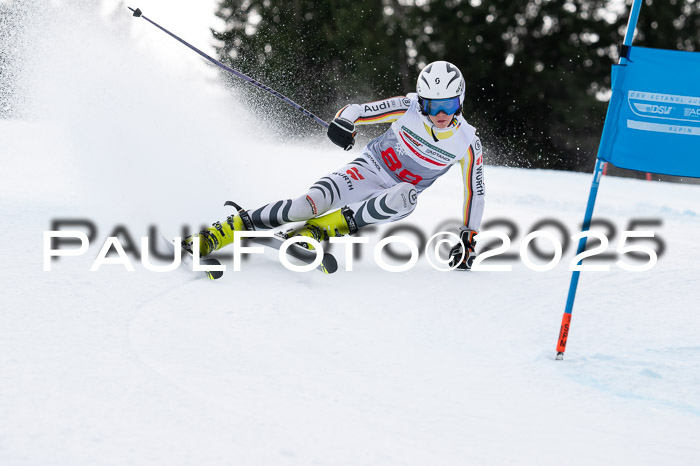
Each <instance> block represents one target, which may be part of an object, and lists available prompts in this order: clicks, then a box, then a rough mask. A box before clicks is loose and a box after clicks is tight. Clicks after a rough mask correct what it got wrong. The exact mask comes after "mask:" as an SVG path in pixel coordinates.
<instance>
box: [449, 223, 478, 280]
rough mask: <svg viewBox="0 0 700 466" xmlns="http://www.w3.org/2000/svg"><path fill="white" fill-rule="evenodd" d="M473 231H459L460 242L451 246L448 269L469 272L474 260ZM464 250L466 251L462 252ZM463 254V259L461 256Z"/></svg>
mask: <svg viewBox="0 0 700 466" xmlns="http://www.w3.org/2000/svg"><path fill="white" fill-rule="evenodd" d="M474 235H476V232H475V231H472V230H460V231H459V240H460V242H459V243H457V244H455V245H454V246H452V249H451V250H450V267H455V266H456V267H457V268H456V269H455V270H471V268H472V263H473V262H474V259H476V252H474V248H476V241H475V240H474ZM464 248H466V251H465V250H464ZM463 253H464V257H462V254H463Z"/></svg>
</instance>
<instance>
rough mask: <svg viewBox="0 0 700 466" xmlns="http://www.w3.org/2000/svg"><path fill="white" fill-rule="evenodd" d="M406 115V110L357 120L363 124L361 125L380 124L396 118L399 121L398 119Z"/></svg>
mask: <svg viewBox="0 0 700 466" xmlns="http://www.w3.org/2000/svg"><path fill="white" fill-rule="evenodd" d="M404 113H406V109H402V110H394V111H391V112H386V113H382V114H380V115H373V116H368V117H360V118H358V119H357V122H358V123H360V122H361V123H376V122H378V121H380V120H388V119H391V118H393V117H396V119H398V117H399V116H401V115H403V114H404Z"/></svg>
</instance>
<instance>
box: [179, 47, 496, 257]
mask: <svg viewBox="0 0 700 466" xmlns="http://www.w3.org/2000/svg"><path fill="white" fill-rule="evenodd" d="M464 94H465V82H464V78H463V77H462V73H461V72H460V71H459V69H458V68H457V67H456V66H454V65H452V64H451V63H448V62H445V61H436V62H433V63H431V64H429V65H428V66H426V67H425V68H424V69H423V70H422V71H421V72H420V75H419V76H418V82H417V85H416V93H409V94H408V95H406V96H405V97H392V98H390V99H386V100H379V101H376V102H370V103H367V104H362V105H358V104H350V105H346V106H345V107H343V108H342V109H341V110H340V111H339V112H338V113H337V114H336V116H335V119H334V120H333V121H332V122H331V124H330V125H329V127H328V137H329V138H330V140H331V141H332V142H333V143H335V144H337V145H338V146H340V147H342V148H343V149H345V150H346V151H348V150H350V149H352V148H353V146H354V144H355V135H356V130H355V126H356V125H367V124H376V123H392V125H391V127H390V128H389V129H388V130H387V131H386V132H385V133H384V134H382V135H381V136H379V137H378V138H376V139H373V140H372V141H370V142H369V144H367V145H366V146H365V147H364V148H363V149H362V154H361V155H360V157H358V158H356V159H355V160H353V161H352V162H350V163H348V164H347V165H345V166H343V167H342V168H340V169H338V170H336V171H334V172H332V173H330V174H328V175H326V176H324V177H323V178H321V179H319V180H318V181H317V182H316V183H314V184H313V185H312V186H311V187H310V188H309V189H308V191H307V192H306V193H304V194H303V195H301V196H300V197H298V198H296V199H284V200H279V201H275V202H271V203H270V204H266V205H264V206H262V207H260V208H258V209H256V210H253V211H244V210H239V213H238V214H233V215H230V216H229V217H228V218H227V219H226V221H224V222H216V223H214V224H213V225H212V226H211V227H210V228H207V229H205V230H202V231H201V232H200V233H198V234H196V235H192V236H189V237H187V238H186V239H185V240H183V242H182V245H183V247H184V248H185V249H186V250H187V251H188V252H190V253H192V244H193V241H192V238H193V237H194V236H197V235H198V236H199V238H200V240H199V244H200V255H201V256H202V257H204V256H206V255H208V254H210V253H212V252H213V251H216V250H218V249H220V248H222V247H223V246H226V245H228V244H231V243H232V242H233V231H234V230H238V231H242V230H253V229H255V230H269V229H272V228H277V227H280V226H281V225H283V224H285V223H289V222H297V221H305V222H306V223H305V224H304V225H303V226H302V227H301V228H299V229H297V230H295V231H290V232H288V233H287V237H291V236H296V235H304V236H308V237H311V238H314V239H315V240H317V241H319V242H320V241H323V240H328V238H329V237H331V236H342V235H346V234H350V235H353V234H355V233H357V231H358V229H360V228H362V227H363V226H365V225H373V224H380V223H386V222H394V221H396V220H399V219H402V218H404V217H406V216H408V215H409V214H410V213H411V212H413V210H414V209H415V207H416V202H417V198H418V195H419V194H420V193H421V192H422V191H423V190H424V189H426V188H427V187H429V186H430V185H431V184H433V182H434V181H435V180H436V179H437V178H438V177H440V176H441V175H443V174H445V173H446V172H447V170H449V169H450V167H452V165H455V164H457V163H460V164H461V166H462V173H463V179H464V204H463V210H462V214H463V218H464V224H463V225H462V226H461V227H460V234H459V236H460V242H459V243H457V244H456V245H455V246H454V247H453V248H452V249H451V251H450V265H451V266H453V267H455V266H456V268H457V269H462V270H469V269H470V268H471V264H472V262H473V261H474V258H475V257H476V254H475V252H474V247H475V241H474V235H475V234H476V233H477V231H478V229H479V225H480V223H481V217H482V214H483V209H484V195H485V191H484V179H483V157H482V148H481V141H480V140H479V138H478V137H477V136H476V129H475V128H474V127H473V126H471V125H469V124H468V123H467V121H466V120H465V119H464V118H463V116H462V108H463V105H464ZM464 248H466V250H465V249H464Z"/></svg>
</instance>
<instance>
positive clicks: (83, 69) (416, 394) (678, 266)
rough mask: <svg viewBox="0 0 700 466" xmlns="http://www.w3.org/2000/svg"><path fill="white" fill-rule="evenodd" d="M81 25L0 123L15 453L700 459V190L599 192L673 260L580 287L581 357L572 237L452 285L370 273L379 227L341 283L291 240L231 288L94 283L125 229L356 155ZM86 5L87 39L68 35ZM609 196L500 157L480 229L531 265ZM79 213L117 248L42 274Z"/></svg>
mask: <svg viewBox="0 0 700 466" xmlns="http://www.w3.org/2000/svg"><path fill="white" fill-rule="evenodd" d="M80 13H81V14H80V15H79V14H78V12H76V11H73V10H71V9H70V8H66V9H62V10H59V11H57V13H56V14H57V15H58V17H57V18H53V23H52V22H49V23H47V24H49V25H50V24H56V25H57V26H56V28H55V29H52V30H49V31H47V34H46V35H45V37H51V41H50V42H41V41H40V42H39V43H37V44H36V48H34V49H33V53H32V54H30V55H28V56H27V62H26V63H25V65H26V66H25V67H24V68H23V69H22V70H23V71H22V72H23V73H24V77H25V80H24V81H23V82H24V83H25V89H24V91H23V94H22V95H23V96H24V97H25V98H26V100H24V101H20V102H19V104H18V105H24V106H23V107H21V109H22V110H23V111H24V116H23V117H22V118H18V119H14V120H5V121H0V156H1V157H2V170H0V215H1V216H2V222H1V223H0V237H2V238H3V240H4V243H3V244H4V249H3V260H2V261H1V262H0V283H1V285H0V286H1V287H2V290H1V294H0V296H1V300H0V464H2V465H4V466H16V465H21V466H26V465H48V464H51V465H71V466H73V465H86V466H87V465H90V466H95V465H108V464H114V465H123V464H138V465H163V464H167V465H205V464H232V465H234V464H235V465H265V466H269V465H313V464H317V465H333V466H345V465H386V466H393V465H420V466H424V465H428V464H439V465H466V464H476V465H501V464H514V465H515V464H517V465H555V464H563V463H565V464H572V465H591V464H601V465H619V464H637V465H642V464H644V465H658V464H675V465H694V464H698V458H699V457H700V444H699V443H698V438H700V340H699V338H698V331H699V329H700V314H699V313H698V302H699V301H700V277H699V274H698V270H699V266H698V261H699V260H700V245H699V244H698V241H697V237H698V233H699V232H700V186H697V185H679V184H667V183H657V182H646V181H638V180H627V179H617V178H611V177H606V178H604V179H603V180H602V182H601V189H600V192H599V200H598V204H597V207H596V216H597V217H598V218H600V219H603V220H607V221H608V222H610V223H611V224H612V228H610V226H609V227H607V229H606V230H603V231H606V234H608V236H610V237H611V241H610V246H609V247H608V252H612V251H614V250H615V248H616V247H617V245H618V241H619V238H620V236H621V234H622V231H624V230H626V229H627V228H628V227H629V224H630V222H631V221H634V220H639V219H643V220H647V221H648V220H652V221H653V222H656V225H655V226H646V227H636V229H638V230H641V229H646V230H653V231H654V233H655V235H656V238H657V239H659V240H660V241H662V242H663V245H664V250H663V251H662V252H661V251H660V252H661V254H660V257H659V260H658V263H657V264H656V266H655V267H654V268H653V269H652V270H649V271H646V272H628V271H625V270H622V269H621V268H620V267H619V266H617V265H615V261H616V260H617V258H613V259H608V260H606V261H605V262H604V263H605V264H608V265H610V270H609V271H607V272H584V273H583V274H582V277H581V282H580V286H579V290H578V296H577V301H576V306H575V309H574V318H573V321H572V329H571V334H570V338H569V346H568V348H567V353H566V357H565V359H564V361H554V354H555V344H556V340H557V336H558V332H559V324H560V321H561V315H562V312H563V308H564V303H565V300H566V294H567V289H568V283H569V279H570V272H569V271H568V266H569V262H570V261H571V259H572V257H573V255H574V251H573V247H574V246H573V245H572V244H570V245H569V247H568V248H567V249H566V250H565V253H564V256H563V258H562V260H561V262H560V263H559V264H558V265H557V266H556V267H554V268H553V269H552V270H550V271H547V272H535V271H533V270H531V269H529V268H528V267H526V266H525V265H524V263H523V261H522V260H520V259H519V258H517V257H516V258H513V259H510V260H508V261H495V262H493V261H492V262H489V261H486V262H485V264H489V263H490V264H500V265H504V264H509V265H511V266H512V271H507V272H469V273H457V272H447V273H442V272H438V271H436V270H434V269H433V268H432V267H431V266H430V265H429V264H428V262H427V261H426V260H425V258H424V257H421V258H420V260H419V261H418V263H417V265H416V266H415V267H413V268H412V269H411V270H410V271H407V272H401V273H391V272H386V271H384V270H382V269H381V268H380V267H379V266H378V265H377V264H376V263H375V262H374V260H373V259H372V247H373V245H374V244H375V243H376V242H377V241H378V240H379V239H381V237H382V235H383V234H385V233H386V228H387V227H382V228H380V229H378V230H376V231H375V232H372V233H371V234H370V235H368V236H369V238H370V244H369V245H368V246H366V249H363V250H362V252H363V256H362V259H361V260H359V261H358V262H356V263H355V266H354V271H352V272H346V271H345V270H344V269H343V268H344V265H345V264H346V260H345V258H344V255H343V254H342V253H341V251H340V250H338V251H337V252H338V254H337V255H338V258H339V262H340V263H341V270H340V271H338V272H337V273H336V274H334V275H329V276H327V275H323V274H320V273H318V272H316V271H312V272H309V273H294V272H290V271H288V270H286V269H285V268H284V267H283V266H282V265H280V263H279V261H278V260H277V257H276V255H275V254H272V253H271V252H270V251H268V252H266V253H265V254H264V255H263V256H253V257H251V258H250V259H249V260H247V261H246V262H245V263H244V264H243V270H242V271H241V272H233V271H228V272H227V273H226V274H225V275H224V277H223V278H222V279H221V280H218V281H210V280H207V279H201V278H199V277H198V276H197V275H195V274H193V273H191V272H188V271H186V270H176V271H174V272H171V273H155V272H150V271H147V270H145V269H144V267H143V266H142V265H141V264H140V263H139V261H138V260H137V258H132V262H133V263H134V267H135V271H133V272H128V271H127V270H126V269H125V267H123V266H122V265H110V264H107V265H103V266H102V267H100V269H99V271H97V272H90V268H91V266H92V264H93V261H94V260H95V257H96V256H97V255H98V252H99V251H100V248H101V247H102V245H103V244H104V242H105V241H106V239H107V237H108V236H109V235H110V234H111V233H112V232H113V231H114V230H115V229H118V228H121V230H122V233H121V234H122V237H123V236H124V231H126V232H127V233H128V235H129V236H130V237H132V238H133V239H134V241H138V240H139V238H140V237H142V236H146V235H147V234H148V230H149V226H151V225H155V226H157V228H158V229H159V230H160V231H163V232H165V233H167V234H169V235H170V236H175V235H177V234H179V233H180V228H181V226H182V225H188V226H190V227H191V228H197V227H199V225H201V224H207V223H211V222H213V221H215V220H222V219H224V218H225V217H226V216H227V215H228V214H229V213H230V210H228V208H224V207H223V202H224V201H225V200H228V199H233V200H236V201H237V202H239V203H241V204H243V205H245V206H246V207H251V208H252V207H257V206H259V205H261V204H263V203H266V202H270V201H272V200H276V199H279V198H289V197H292V196H296V195H299V194H301V193H302V192H303V191H304V190H305V189H306V188H307V186H308V185H310V184H311V183H313V182H314V181H315V180H316V179H317V178H318V177H320V176H322V175H324V174H325V173H327V172H328V171H331V170H333V169H335V168H337V167H339V166H342V165H343V164H344V163H346V162H347V161H348V160H349V159H350V158H352V157H353V154H356V153H357V152H358V151H357V149H356V150H355V151H354V152H351V153H345V152H343V151H342V150H340V149H338V148H336V147H334V146H332V145H331V144H330V143H329V142H327V141H325V140H324V139H323V134H322V131H321V130H319V138H318V139H317V140H315V141H312V142H311V143H308V144H301V143H287V142H284V141H279V140H270V138H269V137H268V136H267V135H268V129H267V128H266V127H265V126H264V125H260V124H259V122H256V121H255V118H253V117H251V116H250V115H249V114H248V113H246V111H245V110H243V108H242V107H241V106H240V105H238V103H237V101H236V99H235V98H232V97H231V96H230V94H229V93H228V92H226V91H224V90H222V88H221V87H220V86H219V85H218V84H217V83H216V82H215V81H214V80H213V78H212V77H211V76H212V75H211V73H209V72H206V71H203V70H205V68H204V67H203V66H202V65H201V63H199V62H197V63H195V64H193V65H192V66H190V67H185V68H178V67H170V66H169V64H168V63H163V62H162V61H160V59H159V58H158V56H157V55H156V53H155V52H154V50H156V51H157V50H158V49H159V47H161V45H160V44H161V42H160V41H165V42H163V43H162V47H168V46H169V45H166V43H167V40H168V39H167V37H161V36H164V35H163V34H162V33H160V32H159V31H157V30H155V29H153V31H150V32H151V33H152V36H151V37H150V38H148V39H147V40H145V41H144V37H148V35H146V34H145V31H144V30H135V29H132V28H136V27H137V26H135V25H132V23H128V22H123V21H121V20H119V19H116V20H112V21H108V20H105V19H103V18H102V17H100V16H98V15H90V14H84V12H80ZM154 13H155V12H154ZM71 14H73V15H75V16H76V17H78V16H79V17H80V18H81V23H80V24H81V27H80V28H75V27H74V28H66V27H59V26H61V25H65V23H63V22H62V21H64V20H65V17H64V16H63V15H69V16H70V15H71ZM154 16H156V15H154ZM137 39H138V40H137ZM181 53H182V56H183V60H188V59H187V58H184V57H185V56H188V54H190V53H191V52H189V51H188V50H187V49H185V48H184V47H182V50H181ZM29 65H31V66H29ZM326 117H327V118H329V117H330V116H326ZM485 148H486V151H485V153H486V154H487V161H488V149H489V142H488V141H485ZM590 181H591V177H590V175H588V174H574V173H562V172H555V171H546V170H521V169H509V168H500V167H494V166H487V167H486V185H487V206H486V213H485V218H484V222H485V223H487V222H491V223H492V224H493V222H494V221H495V220H499V219H501V220H504V219H505V220H509V221H511V222H513V223H514V224H515V225H516V226H517V228H518V230H519V231H518V232H517V234H516V233H515V232H510V231H508V230H507V229H506V228H504V226H503V225H500V226H499V225H493V228H494V229H500V230H501V231H506V232H508V233H509V234H510V235H511V240H512V246H511V248H510V252H515V253H517V252H518V251H519V247H520V244H521V241H522V239H523V238H524V237H525V235H526V234H527V233H528V232H529V231H531V230H532V228H533V227H534V226H535V225H536V223H538V222H539V221H541V220H544V219H550V220H555V221H556V222H559V223H560V224H561V225H563V228H564V229H565V233H566V234H567V235H572V234H574V233H575V232H576V231H577V229H578V227H579V224H580V221H581V218H582V213H583V211H584V208H585V202H586V199H587V193H588V188H589V186H590ZM460 196H461V186H460V177H459V174H458V172H457V171H456V170H455V171H454V172H451V173H448V175H446V176H445V177H443V179H441V180H440V181H439V182H438V183H436V184H435V185H434V186H433V187H431V188H430V189H429V190H428V191H426V192H425V193H424V194H423V195H421V197H420V198H419V202H418V207H417V209H416V211H415V212H414V213H413V214H412V215H411V216H410V217H409V218H407V219H405V220H404V221H403V225H412V226H415V227H417V228H419V229H420V230H421V231H422V232H424V234H426V235H429V234H432V233H433V232H434V231H435V230H438V229H440V227H441V226H442V223H443V222H445V221H446V220H450V219H458V218H459V211H460V207H461V197H460ZM60 219H63V220H66V219H72V220H76V219H82V220H89V221H90V222H93V223H94V224H95V226H96V235H95V238H94V239H93V241H92V242H91V244H90V248H89V250H88V251H87V253H86V254H84V255H82V256H79V257H64V258H61V259H59V260H54V261H53V262H52V264H51V271H50V272H46V271H44V270H43V250H44V243H43V235H44V232H45V231H47V230H50V229H51V225H52V222H54V221H56V220H60ZM64 229H65V228H64ZM545 229H547V231H551V232H553V233H554V234H555V236H556V237H558V238H560V237H561V232H559V230H557V229H556V228H555V227H552V226H551V224H550V226H548V227H545ZM611 229H612V230H614V232H613V231H609V230H611ZM612 233H616V235H615V238H612ZM396 234H400V235H404V236H406V237H409V238H413V239H415V238H416V236H415V234H409V233H407V232H405V231H404V232H399V233H396ZM538 244H539V245H540V247H541V248H542V249H546V245H547V243H546V241H538ZM641 244H646V245H649V246H651V247H654V248H656V249H659V248H660V245H659V243H654V242H653V241H651V240H643V242H642V243H641ZM397 250H398V248H397ZM623 260H625V261H630V259H629V258H627V257H623ZM224 262H225V263H227V264H228V265H229V266H230V265H231V263H230V262H229V261H228V259H226V258H224ZM539 262H540V263H541V262H543V261H539Z"/></svg>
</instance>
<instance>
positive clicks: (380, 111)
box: [335, 96, 411, 125]
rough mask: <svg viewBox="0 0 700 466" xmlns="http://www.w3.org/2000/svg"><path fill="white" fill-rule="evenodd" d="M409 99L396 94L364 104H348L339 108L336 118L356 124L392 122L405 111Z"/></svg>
mask: <svg viewBox="0 0 700 466" xmlns="http://www.w3.org/2000/svg"><path fill="white" fill-rule="evenodd" d="M410 104H411V100H410V99H409V98H408V97H404V96H398V97H391V98H389V99H384V100H377V101H376V102H368V103H366V104H350V105H346V106H345V107H343V108H341V109H340V111H339V112H338V113H337V114H336V115H335V117H336V118H345V119H347V120H350V121H352V122H354V123H355V124H356V125H373V124H377V123H393V122H394V121H396V120H398V119H399V118H400V117H401V115H403V114H404V113H406V110H408V107H409V106H410Z"/></svg>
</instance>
